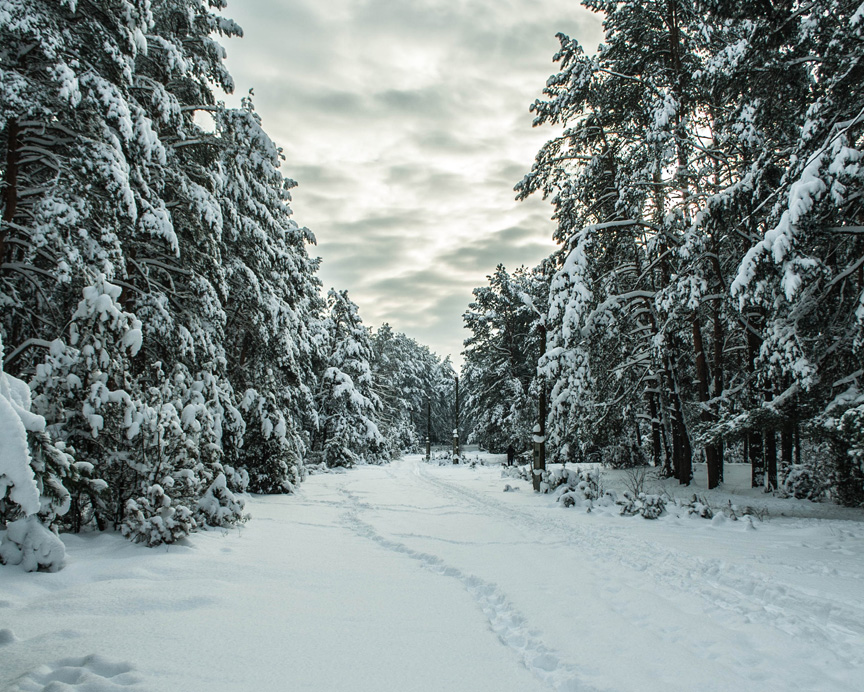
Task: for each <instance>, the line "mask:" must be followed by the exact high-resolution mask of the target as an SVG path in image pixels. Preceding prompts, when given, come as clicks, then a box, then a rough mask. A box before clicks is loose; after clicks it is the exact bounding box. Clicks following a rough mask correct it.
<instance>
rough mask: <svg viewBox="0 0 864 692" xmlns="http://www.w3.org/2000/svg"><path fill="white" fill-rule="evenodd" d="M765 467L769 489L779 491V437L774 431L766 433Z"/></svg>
mask: <svg viewBox="0 0 864 692" xmlns="http://www.w3.org/2000/svg"><path fill="white" fill-rule="evenodd" d="M765 467H766V471H767V481H768V487H770V488H771V489H772V490H776V489H777V435H776V434H775V433H774V431H773V430H767V431H766V432H765Z"/></svg>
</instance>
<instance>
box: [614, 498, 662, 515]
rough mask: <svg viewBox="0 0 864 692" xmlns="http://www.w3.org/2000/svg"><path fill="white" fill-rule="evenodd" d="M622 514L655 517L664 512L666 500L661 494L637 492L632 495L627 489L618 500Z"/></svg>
mask: <svg viewBox="0 0 864 692" xmlns="http://www.w3.org/2000/svg"><path fill="white" fill-rule="evenodd" d="M619 504H620V505H621V514H622V516H627V517H631V516H634V515H636V514H639V515H641V516H642V517H644V518H645V519H656V518H657V517H660V516H662V515H663V514H665V513H666V500H665V499H664V498H663V496H662V495H649V494H647V493H639V495H638V496H634V495H633V494H632V493H630V492H629V491H625V492H624V499H623V500H622V501H620V502H619Z"/></svg>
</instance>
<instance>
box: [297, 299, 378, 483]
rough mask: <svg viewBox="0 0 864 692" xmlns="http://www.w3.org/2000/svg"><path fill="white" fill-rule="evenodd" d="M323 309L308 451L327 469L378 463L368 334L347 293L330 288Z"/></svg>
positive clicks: (375, 402)
mask: <svg viewBox="0 0 864 692" xmlns="http://www.w3.org/2000/svg"><path fill="white" fill-rule="evenodd" d="M327 308H328V313H327V317H326V318H325V320H324V327H325V329H324V339H325V342H324V343H323V344H322V352H323V354H324V364H325V369H324V372H323V375H322V376H321V380H320V383H319V386H318V392H317V401H318V429H317V431H316V432H315V436H314V438H313V450H314V451H315V452H317V455H316V456H317V458H320V459H321V461H322V462H323V463H325V464H326V465H327V466H328V467H334V466H354V465H356V464H361V463H380V462H382V461H384V460H386V458H387V451H388V450H387V445H386V443H385V440H384V437H383V435H382V434H381V432H380V430H379V428H378V423H379V418H378V416H379V414H380V412H381V407H382V406H381V400H380V399H379V397H378V395H377V394H376V393H375V391H374V382H373V377H372V370H371V367H370V361H371V360H372V357H373V354H372V346H371V337H370V334H369V330H368V329H367V328H366V327H365V326H364V325H363V322H362V320H361V319H360V315H359V313H358V310H357V306H356V305H355V304H354V303H353V302H351V299H350V298H348V294H347V292H345V291H336V290H334V289H331V290H330V292H329V294H328V296H327Z"/></svg>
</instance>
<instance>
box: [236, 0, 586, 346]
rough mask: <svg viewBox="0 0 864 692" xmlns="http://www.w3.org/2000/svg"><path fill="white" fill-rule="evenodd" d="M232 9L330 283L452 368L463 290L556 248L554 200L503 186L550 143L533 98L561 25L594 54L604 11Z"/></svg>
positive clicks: (497, 0) (263, 108)
mask: <svg viewBox="0 0 864 692" xmlns="http://www.w3.org/2000/svg"><path fill="white" fill-rule="evenodd" d="M226 14H227V15H228V16H231V17H232V18H234V19H236V20H237V21H238V23H239V24H240V25H241V26H242V27H243V29H244V32H245V37H244V38H243V39H240V40H232V41H231V42H230V43H229V44H228V45H227V49H228V55H229V58H228V66H229V69H230V70H231V72H232V74H233V75H234V79H235V81H236V83H237V90H238V93H240V94H242V93H245V92H246V91H247V90H248V89H249V88H252V87H254V89H255V104H256V108H257V109H258V111H259V112H260V113H261V115H262V117H263V120H264V126H265V128H266V129H267V131H268V132H269V133H270V135H271V136H272V137H273V139H274V140H275V141H276V142H277V143H278V144H279V145H280V146H282V147H283V148H284V150H285V154H286V157H287V161H286V165H285V173H286V175H288V176H289V177H291V178H294V179H296V180H297V181H298V182H299V183H300V186H299V187H298V188H297V189H296V190H295V191H294V193H293V196H294V202H293V204H292V207H293V209H294V212H295V218H296V220H297V221H298V223H300V224H302V225H305V226H308V227H309V228H310V229H311V230H312V231H313V232H314V233H315V235H316V236H317V238H318V243H319V246H318V248H317V252H318V253H319V254H320V255H321V257H322V258H323V265H322V269H321V274H320V276H321V279H322V281H323V282H324V285H325V287H329V286H330V285H335V286H336V287H338V288H345V289H348V291H349V293H350V294H351V295H352V298H353V299H354V300H355V301H356V302H357V303H358V304H359V305H360V309H361V314H362V315H363V318H364V320H365V321H366V322H367V323H368V324H370V325H372V326H377V325H379V324H381V323H382V322H384V321H388V322H390V323H391V324H392V325H393V326H394V328H396V329H398V330H402V331H405V332H407V333H408V334H409V335H411V336H413V337H415V338H417V339H418V340H420V341H422V342H423V343H426V344H428V345H429V346H430V347H431V348H432V349H433V350H435V351H436V352H437V353H439V354H441V355H446V354H448V353H449V354H451V355H452V356H453V357H454V360H456V361H457V362H460V360H461V359H460V358H459V352H460V351H461V348H462V340H463V339H464V338H465V336H466V334H465V332H464V330H463V328H462V319H461V315H462V312H464V310H465V308H466V307H467V305H468V302H469V301H470V300H471V289H472V288H473V287H475V286H479V285H482V284H484V283H485V276H486V274H488V273H490V272H491V271H492V270H494V268H495V265H496V264H497V263H498V262H504V263H505V264H506V265H507V266H508V267H515V266H517V265H519V264H523V263H524V264H526V265H533V264H536V263H537V262H538V261H539V260H540V259H542V258H543V257H544V256H545V255H547V254H549V252H551V251H552V249H553V248H554V245H553V243H552V241H551V236H552V231H553V226H552V223H551V222H550V221H549V220H548V217H549V216H550V215H551V208H550V207H549V205H548V204H547V203H545V202H542V201H540V200H529V201H528V202H527V203H521V204H520V203H516V202H515V201H514V193H513V189H512V188H513V186H514V185H515V184H516V183H517V182H518V181H519V180H520V179H521V177H522V176H523V175H524V173H526V172H527V171H528V170H529V169H530V167H531V163H532V161H533V158H534V155H535V154H536V152H537V150H538V148H539V147H540V145H541V144H542V143H543V142H544V141H546V140H547V139H548V138H549V137H550V136H551V131H548V130H547V131H545V132H544V131H538V130H532V128H531V119H532V118H531V115H530V113H529V112H528V107H529V105H530V104H531V102H532V101H533V100H534V99H535V98H538V97H540V95H541V90H542V87H543V85H544V84H545V81H546V78H547V77H548V76H549V75H550V74H551V73H552V72H553V71H554V69H555V66H554V65H553V64H552V61H551V58H552V55H553V54H554V52H555V51H556V49H557V47H558V42H557V40H556V39H555V34H556V33H557V32H559V31H563V32H565V33H569V34H570V35H572V36H575V37H577V38H579V39H580V40H581V41H582V42H583V44H584V45H585V46H586V48H587V49H589V50H593V49H594V47H595V46H596V43H597V41H598V40H599V38H600V35H601V33H600V32H601V27H600V19H599V17H596V16H594V15H592V14H590V13H589V12H587V11H586V10H584V9H583V8H581V7H576V6H574V3H573V2H572V0H545V1H544V2H542V3H537V2H536V0H411V2H406V1H405V0H330V1H329V2H327V3H321V2H318V0H291V1H290V2H289V1H288V0H243V2H242V3H240V2H239V1H235V2H234V3H232V4H230V5H229V7H228V9H227V10H226ZM314 251H315V249H314V248H313V252H314Z"/></svg>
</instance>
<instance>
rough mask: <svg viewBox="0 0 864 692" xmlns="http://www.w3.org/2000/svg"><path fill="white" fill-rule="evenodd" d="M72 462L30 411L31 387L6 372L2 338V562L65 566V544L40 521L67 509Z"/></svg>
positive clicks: (41, 420)
mask: <svg viewBox="0 0 864 692" xmlns="http://www.w3.org/2000/svg"><path fill="white" fill-rule="evenodd" d="M34 440H35V443H36V444H35V445H34ZM34 447H35V449H36V450H37V454H36V455H35V456H34V455H32V454H31V450H33V449H34ZM70 462H71V460H70V459H69V457H68V456H67V455H66V454H64V453H63V452H62V450H59V449H57V448H56V447H55V446H54V445H52V444H51V440H50V438H49V437H48V435H47V434H46V433H45V419H44V418H43V417H42V416H39V415H36V414H34V413H32V412H31V411H30V388H29V387H28V386H27V384H26V383H24V382H23V381H21V380H19V379H18V378H17V377H12V376H11V375H9V374H7V373H5V372H3V341H2V338H0V521H2V522H5V523H6V533H5V535H4V536H3V539H2V543H0V563H3V564H13V565H18V564H20V565H23V566H24V569H26V570H28V571H34V570H37V569H46V570H50V571H56V570H59V569H60V568H61V567H62V566H63V560H64V557H65V549H64V547H63V544H62V543H61V542H60V540H59V539H58V538H57V537H56V536H55V535H54V534H53V533H51V531H50V530H48V529H47V528H46V527H45V526H44V525H43V524H42V523H41V522H42V518H45V519H46V520H47V521H48V522H49V523H50V521H51V520H52V519H53V518H54V517H55V516H56V515H58V514H63V513H65V512H66V511H67V510H68V508H69V493H68V492H67V491H66V489H65V488H64V486H63V484H62V479H61V478H60V477H59V476H58V471H61V470H62V471H64V472H67V473H68V472H69V471H70V469H71V463H70ZM40 515H41V516H40Z"/></svg>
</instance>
